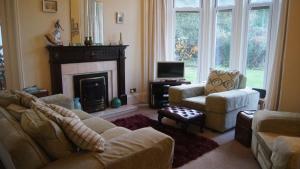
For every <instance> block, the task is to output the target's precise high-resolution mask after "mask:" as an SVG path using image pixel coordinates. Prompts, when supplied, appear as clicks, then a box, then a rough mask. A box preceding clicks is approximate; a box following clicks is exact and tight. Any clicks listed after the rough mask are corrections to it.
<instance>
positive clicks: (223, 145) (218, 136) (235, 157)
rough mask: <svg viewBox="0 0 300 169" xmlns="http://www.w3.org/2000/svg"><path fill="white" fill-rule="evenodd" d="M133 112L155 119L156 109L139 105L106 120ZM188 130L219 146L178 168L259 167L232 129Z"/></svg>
mask: <svg viewBox="0 0 300 169" xmlns="http://www.w3.org/2000/svg"><path fill="white" fill-rule="evenodd" d="M135 114H143V115H145V116H147V117H149V118H152V119H155V120H156V119H157V114H156V110H154V109H150V108H148V107H147V106H139V108H138V110H136V111H134V112H130V113H127V114H124V115H122V116H119V117H114V118H110V119H107V120H110V121H113V120H116V119H118V118H124V117H128V116H132V115H135ZM163 123H165V124H168V125H173V126H174V127H179V126H178V125H176V123H175V122H174V121H172V120H169V119H166V118H164V119H163ZM189 131H191V132H194V133H195V134H197V135H203V136H205V137H207V138H210V139H212V140H214V141H216V142H217V143H219V145H220V147H218V148H217V149H215V150H213V151H211V152H209V153H207V154H204V155H203V156H201V157H199V158H197V159H196V160H193V161H191V162H189V163H187V164H185V165H184V166H182V167H179V168H178V169H260V167H259V165H258V163H257V162H256V160H255V159H254V156H253V155H252V152H251V150H250V148H246V147H244V146H242V145H241V144H240V143H238V142H237V141H235V140H234V130H230V131H227V132H225V133H217V132H213V131H210V130H205V131H204V133H200V132H199V129H198V128H197V126H191V127H190V128H189Z"/></svg>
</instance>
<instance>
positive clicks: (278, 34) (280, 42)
mask: <svg viewBox="0 0 300 169" xmlns="http://www.w3.org/2000/svg"><path fill="white" fill-rule="evenodd" d="M277 3H280V5H278V6H279V7H280V9H274V12H276V11H279V12H277V13H278V16H277V18H279V19H277V22H275V23H274V24H275V25H274V24H273V26H275V27H277V28H278V31H274V32H275V33H274V35H271V48H270V56H271V57H270V61H269V65H270V66H269V67H268V76H267V77H268V79H267V83H266V89H267V96H266V109H269V110H278V106H279V99H280V88H281V79H282V68H283V65H282V62H283V57H284V47H285V46H284V42H285V38H286V25H287V13H288V4H289V0H279V1H278V2H277ZM274 17H276V16H274ZM272 43H273V44H272Z"/></svg>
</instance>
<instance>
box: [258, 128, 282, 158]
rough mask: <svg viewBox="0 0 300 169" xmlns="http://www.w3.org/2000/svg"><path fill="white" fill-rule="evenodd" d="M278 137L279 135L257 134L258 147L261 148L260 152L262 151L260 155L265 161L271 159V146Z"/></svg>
mask: <svg viewBox="0 0 300 169" xmlns="http://www.w3.org/2000/svg"><path fill="white" fill-rule="evenodd" d="M278 136H280V135H279V134H275V133H267V132H257V140H258V142H259V146H260V147H261V150H262V151H263V152H262V153H263V154H264V156H265V157H266V158H267V159H270V158H271V155H272V148H273V144H274V141H275V140H276V138H277V137H278Z"/></svg>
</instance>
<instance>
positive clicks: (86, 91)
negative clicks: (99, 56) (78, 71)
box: [73, 72, 109, 113]
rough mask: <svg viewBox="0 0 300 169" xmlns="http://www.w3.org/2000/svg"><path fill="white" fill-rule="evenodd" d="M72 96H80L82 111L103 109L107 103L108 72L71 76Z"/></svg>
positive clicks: (91, 111) (90, 111)
mask: <svg viewBox="0 0 300 169" xmlns="http://www.w3.org/2000/svg"><path fill="white" fill-rule="evenodd" d="M73 84H74V97H78V98H80V102H81V104H82V108H83V110H84V111H86V112H89V113H93V112H97V111H102V110H105V109H106V108H107V107H108V106H109V104H108V85H107V84H108V73H107V72H105V73H92V74H84V75H75V76H73Z"/></svg>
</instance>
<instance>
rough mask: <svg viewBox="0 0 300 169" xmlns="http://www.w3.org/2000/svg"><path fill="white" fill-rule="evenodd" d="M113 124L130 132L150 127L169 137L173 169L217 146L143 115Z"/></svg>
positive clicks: (119, 120) (212, 142)
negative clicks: (172, 153)
mask: <svg viewBox="0 0 300 169" xmlns="http://www.w3.org/2000/svg"><path fill="white" fill-rule="evenodd" d="M113 123H114V124H116V125H117V126H121V127H125V128H128V129H131V130H136V129H139V128H143V127H149V126H150V127H153V128H154V129H156V130H158V131H160V132H162V133H165V134H167V135H169V136H171V137H172V138H173V139H174V140H175V148H174V162H173V168H177V167H180V166H182V165H184V164H186V163H187V162H189V161H192V160H194V159H196V158H198V157H199V156H202V155H203V154H205V153H207V152H209V151H211V150H213V149H215V148H217V147H218V146H219V145H218V143H216V142H214V141H213V140H210V139H208V138H205V137H202V136H196V135H194V134H191V133H185V132H183V131H182V130H180V129H177V128H174V127H171V126H167V125H160V124H159V123H158V121H156V120H152V119H150V118H148V117H145V116H143V115H134V116H131V117H127V118H122V119H118V120H115V121H113Z"/></svg>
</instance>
